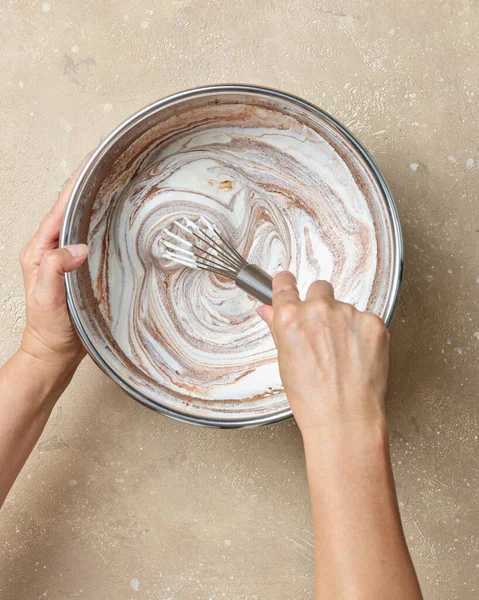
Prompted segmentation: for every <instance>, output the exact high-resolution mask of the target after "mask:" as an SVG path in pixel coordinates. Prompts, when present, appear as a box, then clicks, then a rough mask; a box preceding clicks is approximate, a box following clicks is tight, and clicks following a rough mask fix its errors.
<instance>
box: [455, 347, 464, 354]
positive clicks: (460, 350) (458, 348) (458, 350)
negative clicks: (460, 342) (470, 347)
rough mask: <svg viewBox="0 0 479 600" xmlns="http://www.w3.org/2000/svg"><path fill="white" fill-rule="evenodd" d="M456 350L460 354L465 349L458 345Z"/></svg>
mask: <svg viewBox="0 0 479 600" xmlns="http://www.w3.org/2000/svg"><path fill="white" fill-rule="evenodd" d="M456 352H457V353H458V354H462V353H463V349H462V348H461V347H460V346H458V347H457V348H456Z"/></svg>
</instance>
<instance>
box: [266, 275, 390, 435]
mask: <svg viewBox="0 0 479 600" xmlns="http://www.w3.org/2000/svg"><path fill="white" fill-rule="evenodd" d="M258 313H259V314H260V316H261V317H262V318H263V319H264V320H265V321H266V323H267V324H268V326H269V328H270V330H271V333H272V335H273V337H274V340H275V343H276V346H277V348H278V360H279V368H280V374H281V379H282V381H283V385H284V389H285V392H286V394H287V396H288V401H289V403H290V405H291V408H292V410H293V413H294V416H295V418H296V421H297V423H298V425H299V427H300V429H301V431H302V434H303V436H306V437H310V435H311V436H312V437H314V438H316V437H317V436H318V435H320V433H321V432H322V431H323V430H326V432H327V431H328V430H330V429H331V427H341V426H348V427H349V426H355V425H364V424H366V423H370V422H372V423H378V422H379V423H381V422H383V420H384V396H385V393H386V382H387V374H388V346H389V333H388V330H387V328H386V326H385V325H384V323H383V322H382V321H381V319H380V318H379V317H377V316H375V315H372V314H370V313H363V312H360V311H358V310H356V309H355V308H354V307H353V306H350V305H349V304H344V303H343V302H338V301H337V300H335V299H334V292H333V288H332V286H331V285H330V284H329V283H327V282H326V281H316V282H315V283H313V284H312V285H311V286H310V288H309V290H308V292H307V295H306V299H305V300H304V301H301V300H300V297H299V293H298V288H297V286H296V280H295V278H294V276H293V275H292V274H291V273H288V272H282V273H278V274H277V275H276V276H275V277H274V279H273V306H272V307H270V306H261V307H260V308H259V309H258ZM305 441H306V440H305Z"/></svg>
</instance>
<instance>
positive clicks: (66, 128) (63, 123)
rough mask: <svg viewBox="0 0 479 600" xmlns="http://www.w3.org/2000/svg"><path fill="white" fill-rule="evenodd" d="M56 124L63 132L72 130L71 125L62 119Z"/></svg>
mask: <svg viewBox="0 0 479 600" xmlns="http://www.w3.org/2000/svg"><path fill="white" fill-rule="evenodd" d="M32 114H33V113H32ZM58 124H59V125H60V127H61V128H62V129H63V130H64V131H71V130H72V129H73V127H72V124H71V123H70V122H69V121H67V120H66V119H64V118H63V117H60V118H59V119H58Z"/></svg>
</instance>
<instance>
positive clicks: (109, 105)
mask: <svg viewBox="0 0 479 600" xmlns="http://www.w3.org/2000/svg"><path fill="white" fill-rule="evenodd" d="M103 110H104V111H105V112H107V113H108V112H111V111H112V110H113V104H112V103H111V102H107V103H106V104H104V105H103Z"/></svg>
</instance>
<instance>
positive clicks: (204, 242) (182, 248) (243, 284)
mask: <svg viewBox="0 0 479 600" xmlns="http://www.w3.org/2000/svg"><path fill="white" fill-rule="evenodd" d="M201 221H203V222H204V223H205V227H204V228H201V227H199V226H198V225H197V224H196V223H194V222H193V221H191V220H190V219H188V218H186V217H183V219H182V222H180V221H174V222H173V224H174V225H176V226H177V228H178V229H179V230H181V231H182V232H184V233H186V234H187V238H185V237H183V236H181V235H178V234H176V233H173V232H172V231H170V230H169V229H163V230H162V234H163V244H164V247H165V251H164V255H163V256H164V257H165V258H169V259H170V260H172V261H174V262H175V263H177V264H180V265H184V266H186V267H190V268H191V269H204V270H205V271H211V272H212V273H216V274H217V275H222V276H223V277H226V278H227V279H231V280H232V281H234V282H235V284H236V285H237V286H238V287H239V288H240V289H242V290H243V291H245V292H246V293H247V294H249V295H250V296H253V297H254V298H256V299H257V300H259V301H260V302H262V303H263V304H272V277H271V275H269V274H268V273H267V272H266V271H264V270H263V269H262V268H261V267H258V265H251V264H249V263H248V262H247V261H246V260H245V259H244V258H243V257H242V256H241V254H240V253H239V252H238V251H237V250H236V248H235V247H234V246H233V245H232V244H230V242H228V240H226V239H225V238H224V237H223V236H222V235H221V233H220V232H219V231H218V230H217V229H216V227H213V226H212V225H211V223H209V221H207V220H206V219H204V218H203V219H201ZM206 230H207V231H206ZM170 240H171V241H170Z"/></svg>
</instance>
